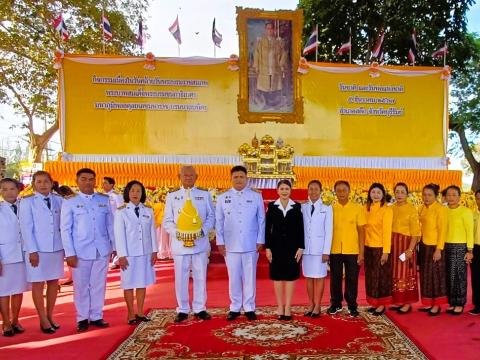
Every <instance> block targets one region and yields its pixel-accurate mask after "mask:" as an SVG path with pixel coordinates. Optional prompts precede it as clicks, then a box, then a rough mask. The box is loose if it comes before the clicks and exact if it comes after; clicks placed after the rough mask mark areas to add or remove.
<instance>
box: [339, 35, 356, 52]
mask: <svg viewBox="0 0 480 360" xmlns="http://www.w3.org/2000/svg"><path fill="white" fill-rule="evenodd" d="M351 49H352V39H351V38H350V39H349V40H348V42H346V43H344V44H342V46H340V49H338V51H337V55H343V54H346V53H348V52H349V51H350V50H351Z"/></svg>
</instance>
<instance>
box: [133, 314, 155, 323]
mask: <svg viewBox="0 0 480 360" xmlns="http://www.w3.org/2000/svg"><path fill="white" fill-rule="evenodd" d="M135 320H137V321H138V322H140V321H143V322H149V321H152V319H150V318H149V317H148V316H145V315H142V316H139V315H135Z"/></svg>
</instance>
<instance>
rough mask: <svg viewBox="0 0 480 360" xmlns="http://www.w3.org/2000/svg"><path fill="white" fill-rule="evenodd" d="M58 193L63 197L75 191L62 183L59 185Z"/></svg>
mask: <svg viewBox="0 0 480 360" xmlns="http://www.w3.org/2000/svg"><path fill="white" fill-rule="evenodd" d="M57 194H58V195H60V196H61V197H65V196H69V195H72V194H74V192H73V190H72V189H71V188H70V187H69V186H67V185H62V186H59V187H58V189H57Z"/></svg>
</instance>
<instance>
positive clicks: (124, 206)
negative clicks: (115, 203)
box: [117, 204, 127, 210]
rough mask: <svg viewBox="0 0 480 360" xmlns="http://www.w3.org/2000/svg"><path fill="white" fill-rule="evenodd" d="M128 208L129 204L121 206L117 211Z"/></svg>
mask: <svg viewBox="0 0 480 360" xmlns="http://www.w3.org/2000/svg"><path fill="white" fill-rule="evenodd" d="M126 207H127V204H123V205H120V206H119V207H118V208H117V210H121V209H125V208H126Z"/></svg>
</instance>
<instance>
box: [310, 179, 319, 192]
mask: <svg viewBox="0 0 480 360" xmlns="http://www.w3.org/2000/svg"><path fill="white" fill-rule="evenodd" d="M312 184H317V185H318V187H319V188H320V190H322V183H321V182H320V180H310V182H309V183H308V185H307V189H308V188H309V187H310V185H312Z"/></svg>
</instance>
